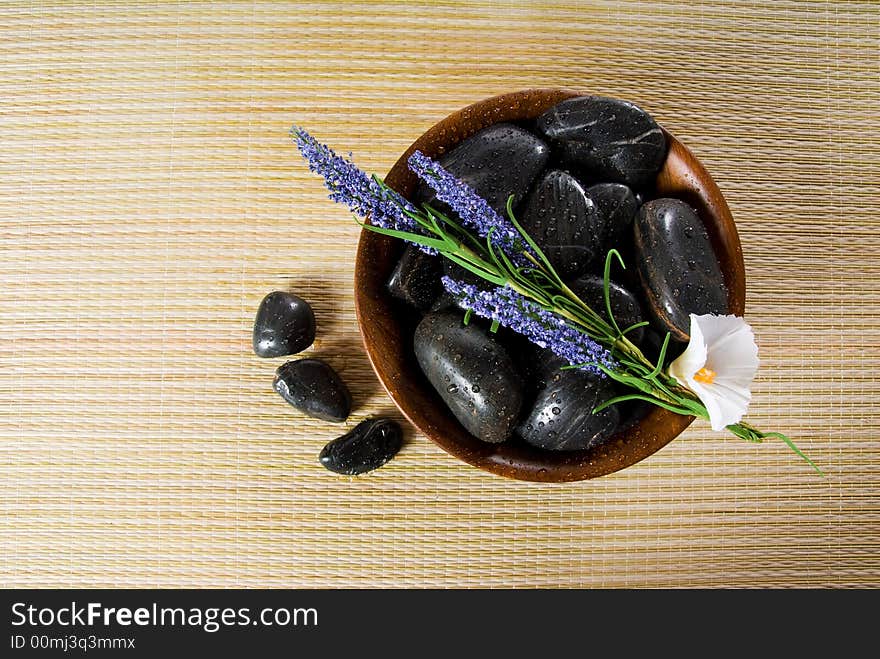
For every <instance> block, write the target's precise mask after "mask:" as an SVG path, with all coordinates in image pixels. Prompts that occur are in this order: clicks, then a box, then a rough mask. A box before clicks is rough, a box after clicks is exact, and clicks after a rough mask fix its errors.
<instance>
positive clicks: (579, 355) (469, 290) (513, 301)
mask: <svg viewBox="0 0 880 659" xmlns="http://www.w3.org/2000/svg"><path fill="white" fill-rule="evenodd" d="M442 281H443V286H444V287H445V288H446V290H447V291H449V292H450V293H451V294H452V295H453V296H455V297H456V298H458V299H459V300H460V301H461V302H462V304H463V305H464V306H465V307H466V308H468V309H471V310H472V311H473V312H474V313H475V314H477V315H478V316H482V317H483V318H488V319H489V320H492V321H498V323H499V324H500V325H503V326H504V327H509V328H510V329H512V330H513V331H514V332H517V333H519V334H522V335H523V336H525V337H526V338H527V339H528V340H529V341H531V342H532V343H534V344H535V345H537V346H539V347H541V348H550V350H552V351H553V352H554V353H555V354H556V355H558V356H559V357H561V358H562V359H564V360H565V361H567V362H568V363H569V364H572V365H582V364H587V363H589V364H591V365H589V366H581V368H583V369H584V370H586V371H591V372H593V373H598V374H600V375H604V374H602V372H601V371H600V370H599V369H598V368H596V367H595V366H594V365H592V364H596V363H598V364H602V365H603V366H606V367H608V368H613V367H614V365H615V363H614V360H613V359H612V358H611V355H610V354H609V352H608V350H606V349H605V348H603V347H602V346H601V345H599V344H598V343H596V342H595V341H593V340H592V339H591V338H590V337H588V336H587V335H586V334H584V333H583V332H579V331H578V330H576V329H575V328H574V327H572V326H571V325H569V324H568V323H566V322H565V320H564V319H563V318H562V317H560V316H558V315H556V314H554V313H552V312H550V311H547V310H546V309H544V308H542V307H540V306H539V305H537V304H536V303H534V302H532V301H531V300H527V299H526V298H525V297H523V296H522V295H520V294H519V293H517V292H516V291H514V290H513V289H512V288H510V287H509V286H499V287H496V288H495V289H493V290H489V291H482V290H480V289H478V288H477V287H476V286H472V285H470V284H464V283H462V282H458V281H455V280H454V279H451V278H449V277H443V278H442Z"/></svg>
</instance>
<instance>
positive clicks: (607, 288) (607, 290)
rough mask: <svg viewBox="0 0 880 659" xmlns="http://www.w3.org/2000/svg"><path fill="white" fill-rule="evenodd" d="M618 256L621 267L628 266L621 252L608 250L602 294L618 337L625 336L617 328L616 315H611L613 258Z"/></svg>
mask: <svg viewBox="0 0 880 659" xmlns="http://www.w3.org/2000/svg"><path fill="white" fill-rule="evenodd" d="M612 256H616V257H617V260H618V261H620V267H621V268H623V269H624V270H626V266H625V265H624V264H623V257H622V256H620V252H618V251H617V250H616V249H614V248H613V247H612V248H611V249H609V250H608V253H607V254H606V255H605V271H604V274H603V275H602V294H603V296H604V297H605V311H607V312H608V320H610V321H611V326H612V327H613V328H614V331H615V332H617V336H623V332H621V331H620V328H619V327H618V326H617V321H616V320H615V319H614V314H613V313H611V257H612Z"/></svg>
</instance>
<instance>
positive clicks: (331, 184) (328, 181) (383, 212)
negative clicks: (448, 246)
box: [291, 126, 437, 254]
mask: <svg viewBox="0 0 880 659" xmlns="http://www.w3.org/2000/svg"><path fill="white" fill-rule="evenodd" d="M291 136H292V137H293V139H294V142H296V146H297V147H298V148H299V150H300V153H302V156H303V158H304V159H305V160H306V162H308V165H309V170H310V171H312V172H316V173H317V174H320V175H321V176H322V177H324V184H325V185H326V186H327V189H328V190H330V195H329V196H330V199H332V200H333V201H336V202H339V203H342V204H345V205H346V206H348V207H349V209H351V211H352V212H354V213H355V214H357V215H360V216H361V217H362V218H365V219H366V218H369V219H370V221H371V223H372V224H373V225H375V226H378V227H382V228H384V229H397V230H399V231H410V232H412V233H423V232H422V231H421V230H420V227H419V226H418V225H417V223H416V222H415V220H413V219H412V218H411V217H409V216H408V215H407V214H406V213H405V212H404V211H408V212H410V213H418V211H417V210H416V208H415V207H414V206H413V205H412V204H410V203H409V202H408V201H407V200H406V199H405V198H404V197H403V196H402V195H400V194H398V193H397V192H395V191H394V190H391V189H389V188H387V187H384V186H382V185H379V183H377V182H376V181H375V180H374V179H373V178H372V177H370V176H369V175H367V174H366V173H365V172H364V171H362V170H360V169H358V167H357V166H356V165H355V164H354V163H353V162H351V161H349V160H346V159H345V158H343V157H341V156H338V155H336V153H334V151H333V150H332V149H331V148H330V147H328V146H326V145H324V144H321V143H320V142H318V141H317V140H316V139H315V138H314V137H312V136H311V135H309V133H308V132H306V130H305V129H303V128H300V127H299V126H294V127H293V129H292V130H291ZM418 247H419V248H420V249H421V250H422V251H425V252H428V253H429V254H436V253H437V251H436V250H434V249H432V248H430V247H425V246H424V245H419V246H418Z"/></svg>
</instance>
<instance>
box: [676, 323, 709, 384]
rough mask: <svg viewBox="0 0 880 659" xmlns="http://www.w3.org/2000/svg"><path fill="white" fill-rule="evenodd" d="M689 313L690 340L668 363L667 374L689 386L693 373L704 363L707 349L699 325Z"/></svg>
mask: <svg viewBox="0 0 880 659" xmlns="http://www.w3.org/2000/svg"><path fill="white" fill-rule="evenodd" d="M694 318H696V316H694V315H693V314H691V340H690V343H688V347H687V348H685V351H684V352H683V353H681V354H680V355H679V356H678V359H676V360H675V361H674V362H672V363H671V364H670V365H669V374H670V375H671V376H672V377H674V378H675V379H676V380H678V381H679V382H680V383H681V384H683V385H686V386H690V380H691V378H693V376H694V374H695V373H696V372H697V371H699V370H700V369H701V368H703V367H704V366H705V365H706V359H707V357H708V349H707V347H706V343H705V341H704V340H703V333H702V331H701V330H700V326H699V324H698V323H696V321H695V320H694Z"/></svg>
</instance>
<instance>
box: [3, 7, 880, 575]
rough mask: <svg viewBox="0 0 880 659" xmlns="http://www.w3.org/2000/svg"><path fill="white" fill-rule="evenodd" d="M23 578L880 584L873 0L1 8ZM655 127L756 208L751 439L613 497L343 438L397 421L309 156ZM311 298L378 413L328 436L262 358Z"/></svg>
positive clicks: (879, 37)
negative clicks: (504, 127) (517, 95)
mask: <svg viewBox="0 0 880 659" xmlns="http://www.w3.org/2000/svg"><path fill="white" fill-rule="evenodd" d="M0 18H2V20H0V37H2V38H0V122H2V133H0V141H2V149H0V231H2V240H0V286H2V296H0V300H2V309H0V337H2V339H0V451H2V457H0V510H2V515H0V548H2V552H0V555H2V568H0V570H2V571H0V575H2V577H0V585H3V586H7V587H11V586H20V587H24V586H41V587H42V586H106V587H122V586H138V587H153V586H158V587H175V586H193V587H225V586H265V587H343V586H351V587H416V586H419V587H420V586H427V587H431V586H439V587H447V586H450V587H455V586H461V587H705V586H759V587H761V586H773V587H795V586H801V587H854V586H878V585H880V557H878V548H880V538H878V523H880V502H878V494H880V476H878V466H880V452H878V449H880V437H878V430H880V422H878V414H877V413H878V409H877V408H878V399H880V386H878V379H877V371H875V369H876V368H878V367H880V355H878V349H877V345H878V340H880V327H878V311H880V292H878V291H880V261H878V255H880V251H878V247H880V238H878V229H880V220H878V215H877V210H876V209H877V205H878V202H877V199H878V194H880V60H878V52H880V5H878V4H877V3H876V2H864V3H857V2H841V3H832V2H790V1H775V2H766V3H764V2H731V1H724V2H721V1H715V0H710V1H706V2H696V1H695V2H686V3H669V2H663V1H660V0H657V1H656V2H617V1H615V2H610V1H609V2H543V3H539V2H498V3H487V2H471V1H467V2H465V1H462V2H439V1H438V2H424V3H414V2H399V3H398V2H384V3H383V2H372V1H371V2H363V3H360V2H339V3H331V2H311V3H301V4H296V3H295V4H288V5H285V4H282V3H269V4H260V3H253V2H242V3H225V2H212V3H205V4H202V3H162V2H159V3H155V2H150V3H143V4H140V5H139V4H134V3H128V2H126V3H119V4H112V3H105V2H88V3H73V2H68V3H63V4H59V5H57V6H53V5H52V4H50V3H48V2H39V3H36V2H34V3H4V5H3V6H2V7H0ZM531 87H563V88H569V89H575V90H580V91H584V92H592V93H600V94H607V95H611V96H616V97H620V98H626V99H631V100H634V101H637V102H638V103H639V104H640V105H642V106H643V107H645V108H646V109H647V110H649V111H650V112H651V113H652V114H653V115H654V116H655V117H656V118H657V119H658V121H659V122H660V123H662V124H663V125H664V126H665V127H667V128H668V129H669V130H670V131H671V132H672V133H674V134H675V135H676V136H677V137H678V138H679V139H680V140H681V141H683V142H684V143H685V144H687V145H688V146H689V147H690V148H691V149H692V150H693V151H694V152H695V153H696V154H697V156H698V157H699V158H700V159H701V160H702V162H703V163H704V164H705V165H706V166H707V168H708V169H709V171H711V172H712V174H713V176H714V177H715V179H716V181H717V182H718V184H719V186H720V187H721V189H722V190H723V192H724V194H725V195H726V198H727V200H728V202H729V204H730V206H731V209H732V211H733V214H734V217H735V218H736V221H737V225H738V228H739V231H740V237H741V239H742V244H743V249H744V253H745V263H746V271H747V285H748V297H747V318H748V320H749V321H750V322H751V324H752V325H753V327H754V328H755V331H756V335H757V337H758V342H759V345H760V348H761V361H762V364H761V370H760V372H759V376H758V379H757V381H756V384H755V387H754V402H753V404H752V408H751V410H750V414H749V418H750V420H751V421H752V422H753V423H754V424H755V425H757V426H758V427H761V428H765V429H768V430H779V431H782V432H785V433H788V434H789V435H791V436H792V437H793V438H795V440H796V441H797V442H798V443H799V444H800V446H801V447H802V448H803V449H804V450H805V451H806V452H807V453H808V454H809V455H810V456H811V457H812V458H813V459H814V460H815V461H816V462H817V463H819V464H820V465H821V466H822V467H823V468H824V469H825V470H826V472H827V476H826V477H825V478H821V477H819V476H817V475H816V474H814V473H813V472H811V471H810V469H809V468H808V467H807V465H806V464H805V463H803V462H802V461H801V460H800V459H798V458H797V457H796V456H794V455H793V454H792V453H791V452H790V451H789V450H788V449H787V448H786V447H785V446H784V445H783V444H781V443H780V442H768V443H764V444H762V445H752V444H748V443H745V442H742V441H741V440H737V439H735V438H733V437H731V436H726V435H721V434H715V433H713V432H711V430H710V429H709V427H708V424H706V423H702V422H697V423H695V424H694V425H693V426H692V427H691V428H690V429H689V430H688V431H686V432H685V433H684V434H683V435H682V436H681V437H679V438H678V439H676V440H675V441H674V442H672V443H671V444H670V445H669V446H667V447H666V448H664V449H663V450H661V451H660V452H658V453H657V454H655V455H654V456H652V457H650V458H649V459H647V460H645V461H643V462H641V463H639V464H638V465H636V466H634V467H632V468H629V469H626V470H624V471H622V472H619V473H617V474H614V475H612V476H608V477H604V478H601V479H598V480H596V481H591V482H582V483H576V484H568V485H536V484H529V483H522V482H516V481H511V480H506V479H503V478H500V477H498V476H494V475H491V474H488V473H484V472H482V471H480V470H477V469H475V468H472V467H470V466H468V465H466V464H464V463H462V462H460V461H459V460H458V459H456V458H453V457H451V456H449V455H447V454H446V453H444V452H443V451H441V450H440V449H439V448H438V447H436V446H435V445H433V444H432V443H430V442H429V441H428V440H427V439H426V438H425V437H423V436H421V435H419V434H418V433H417V432H415V431H413V430H412V429H409V430H407V435H408V436H407V441H406V444H405V446H404V448H403V450H402V452H401V453H400V454H399V455H398V456H397V457H396V458H395V459H394V460H393V461H392V462H391V463H389V464H388V465H387V466H385V467H383V468H382V469H380V470H378V471H375V472H373V473H370V474H368V475H365V476H363V477H359V478H348V477H338V476H335V475H333V474H331V473H329V472H327V471H325V470H324V469H323V468H322V467H321V466H320V465H319V464H318V463H317V461H316V456H317V454H318V452H319V451H320V449H321V447H322V446H323V445H324V443H325V442H327V441H328V440H330V439H332V438H333V437H335V436H338V435H339V434H342V432H344V430H345V429H347V428H351V427H353V426H354V425H355V424H356V423H358V422H359V421H361V420H362V419H364V418H365V417H367V416H370V415H375V414H390V415H392V416H395V417H397V418H399V419H401V420H402V418H401V417H400V415H399V414H398V413H397V412H396V410H395V409H394V408H393V405H392V404H391V402H390V400H389V399H388V398H387V396H386V395H385V394H384V393H383V391H382V389H381V387H380V385H379V383H378V381H377V379H376V377H375V376H374V374H373V372H372V371H371V369H370V366H369V364H368V362H367V358H366V356H365V354H364V351H363V349H362V346H361V343H360V338H359V334H358V328H357V323H356V320H355V313H354V307H353V297H352V280H353V268H354V253H355V247H356V242H357V239H358V232H359V229H358V227H357V225H356V224H355V223H354V222H353V221H351V218H350V216H349V214H348V213H347V212H346V211H345V209H343V208H341V207H338V206H335V205H334V204H332V203H331V202H329V201H328V200H327V199H326V196H325V191H324V190H323V188H322V186H321V183H320V181H319V180H318V179H317V178H316V177H315V176H314V175H312V174H310V173H309V172H308V170H307V169H306V167H305V166H304V165H303V163H302V162H301V160H300V159H299V157H298V154H297V152H296V150H295V148H294V147H293V145H292V144H291V142H290V140H289V138H288V130H289V128H290V126H291V124H293V123H298V124H301V125H303V126H306V127H308V129H309V130H310V131H311V132H313V134H315V135H317V136H318V137H320V138H321V139H322V140H323V141H326V142H328V143H329V144H331V145H333V146H334V147H336V148H338V149H339V150H340V151H342V152H348V151H349V150H351V151H352V152H354V154H355V157H356V160H357V161H358V163H359V164H360V165H361V166H363V167H364V168H365V169H368V170H370V171H375V172H379V173H385V172H387V171H388V169H389V168H390V166H391V165H392V163H393V162H394V161H395V160H396V158H397V157H398V155H399V154H400V153H401V152H402V151H403V150H404V149H405V148H406V147H407V146H408V145H409V144H410V143H411V142H412V141H413V140H414V139H415V138H416V137H418V136H419V135H421V134H422V132H424V131H425V130H426V129H427V128H428V127H429V126H431V125H432V124H434V123H435V122H436V121H438V120H439V119H441V118H442V117H444V116H446V115H447V114H449V113H450V112H452V111H454V110H456V109H458V108H461V107H463V106H465V105H467V104H469V103H472V102H474V101H477V100H480V99H483V98H486V97H488V96H492V95H495V94H498V93H502V92H506V91H514V90H519V89H526V88H531ZM278 289H281V290H292V291H296V292H297V293H299V294H300V295H302V296H303V297H305V298H306V299H308V300H310V301H311V302H312V304H313V306H314V308H315V311H316V314H317V317H318V322H319V338H318V341H317V342H316V343H315V345H314V346H313V347H312V348H311V349H310V350H309V351H308V352H307V353H305V354H311V355H318V356H321V357H323V358H325V359H327V360H328V361H329V362H330V363H331V364H332V365H333V366H334V367H335V368H336V369H338V371H339V372H340V374H341V375H342V377H343V378H344V380H345V381H346V382H347V383H348V384H349V385H350V387H351V389H352V392H353V396H354V400H355V402H356V405H355V411H354V413H353V414H352V416H351V418H350V419H349V421H348V422H347V423H346V424H344V426H338V425H332V424H328V423H324V422H320V421H317V420H314V419H308V418H305V417H304V416H303V415H302V414H299V413H298V412H296V411H295V410H294V409H293V408H291V407H290V406H288V405H287V404H286V403H284V402H283V401H282V400H281V399H280V397H278V396H277V395H276V394H275V393H274V392H273V391H272V388H271V382H272V376H273V371H274V369H275V368H276V367H277V366H278V365H279V364H280V363H282V361H283V360H281V359H277V360H263V359H259V358H257V357H255V356H254V355H253V353H252V351H251V346H250V332H251V328H252V322H253V317H254V312H255V310H256V308H257V305H258V304H259V302H260V299H261V298H262V297H263V295H265V294H266V293H268V292H269V291H272V290H278Z"/></svg>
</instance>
